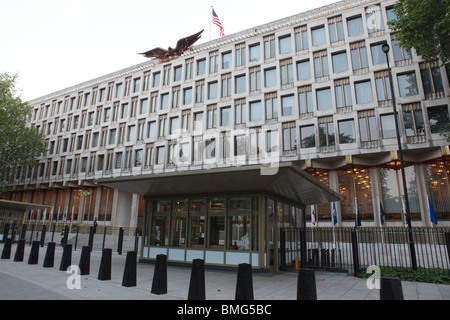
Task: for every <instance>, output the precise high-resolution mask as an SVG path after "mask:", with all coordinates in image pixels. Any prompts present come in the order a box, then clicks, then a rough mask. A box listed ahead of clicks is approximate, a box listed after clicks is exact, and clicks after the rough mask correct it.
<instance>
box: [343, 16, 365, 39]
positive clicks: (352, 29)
mask: <svg viewBox="0 0 450 320" xmlns="http://www.w3.org/2000/svg"><path fill="white" fill-rule="evenodd" d="M347 28H348V36H349V37H354V36H359V35H360V34H363V33H364V30H363V26H362V19H361V16H359V17H355V18H350V19H347Z"/></svg>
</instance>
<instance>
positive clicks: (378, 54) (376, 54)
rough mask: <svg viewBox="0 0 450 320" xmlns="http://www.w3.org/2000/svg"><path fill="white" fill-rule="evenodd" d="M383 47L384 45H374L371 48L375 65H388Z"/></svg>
mask: <svg viewBox="0 0 450 320" xmlns="http://www.w3.org/2000/svg"><path fill="white" fill-rule="evenodd" d="M382 46H383V44H374V45H371V46H370V52H371V53H372V62H373V64H374V65H376V64H383V63H386V54H385V53H384V52H383V50H382V49H381V47H382Z"/></svg>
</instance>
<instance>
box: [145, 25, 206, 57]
mask: <svg viewBox="0 0 450 320" xmlns="http://www.w3.org/2000/svg"><path fill="white" fill-rule="evenodd" d="M203 31H204V29H203V30H202V31H200V32H197V33H196V34H193V35H192V36H189V37H186V38H182V39H180V40H178V42H177V46H176V47H175V49H173V48H171V47H169V48H168V49H167V50H165V49H163V48H155V49H152V50H149V51H147V52H143V53H139V54H142V55H143V56H145V57H146V58H156V59H159V60H160V62H161V63H163V62H167V61H170V60H172V59H175V58H176V57H179V56H181V55H182V54H183V52H185V51H186V50H188V49H189V48H190V47H191V46H192V45H193V44H194V43H196V42H197V41H198V39H200V37H201V34H202V33H203Z"/></svg>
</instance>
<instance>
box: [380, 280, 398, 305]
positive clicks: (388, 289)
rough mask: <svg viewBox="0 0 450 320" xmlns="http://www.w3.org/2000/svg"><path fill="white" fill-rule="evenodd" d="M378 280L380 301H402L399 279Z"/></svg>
mask: <svg viewBox="0 0 450 320" xmlns="http://www.w3.org/2000/svg"><path fill="white" fill-rule="evenodd" d="M380 280H381V281H380V289H381V290H380V300H404V299H403V289H402V282H401V281H400V279H397V278H390V277H381V279H380Z"/></svg>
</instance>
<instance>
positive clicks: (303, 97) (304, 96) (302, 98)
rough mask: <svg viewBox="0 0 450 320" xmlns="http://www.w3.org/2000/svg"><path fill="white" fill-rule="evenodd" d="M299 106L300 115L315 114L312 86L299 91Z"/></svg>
mask: <svg viewBox="0 0 450 320" xmlns="http://www.w3.org/2000/svg"><path fill="white" fill-rule="evenodd" d="M298 105H299V107H300V114H308V113H309V114H312V113H313V96H312V91H311V86H304V87H301V88H299V89H298Z"/></svg>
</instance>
